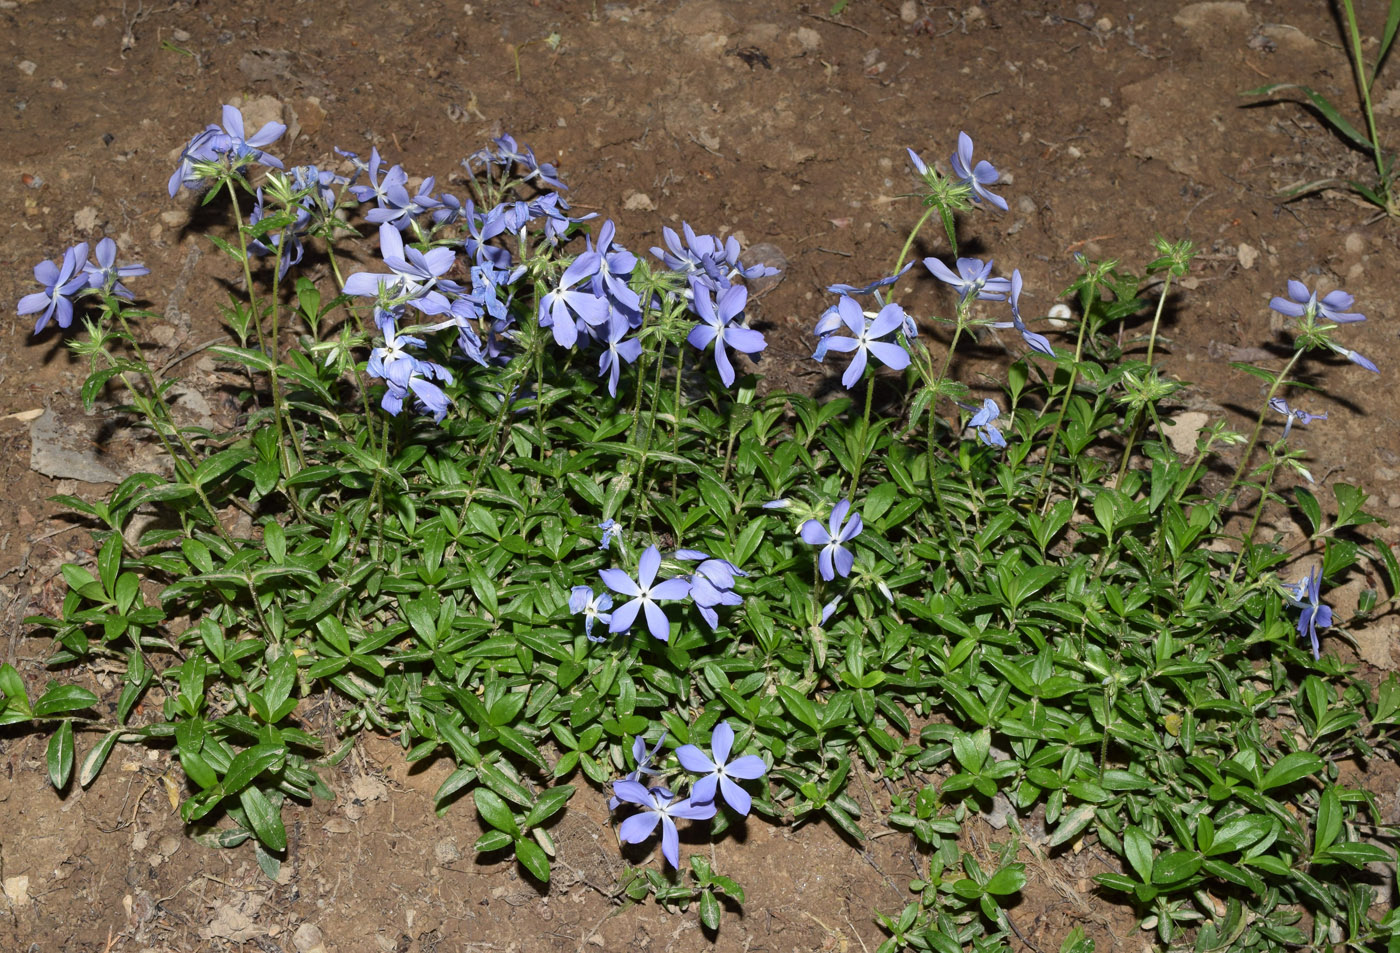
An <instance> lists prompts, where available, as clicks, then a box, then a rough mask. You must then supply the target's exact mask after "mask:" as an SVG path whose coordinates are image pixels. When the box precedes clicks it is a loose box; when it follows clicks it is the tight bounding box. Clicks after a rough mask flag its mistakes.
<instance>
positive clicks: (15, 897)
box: [2, 874, 29, 907]
mask: <svg viewBox="0 0 1400 953" xmlns="http://www.w3.org/2000/svg"><path fill="white" fill-rule="evenodd" d="M2 886H3V887H4V891H5V897H6V899H8V900H9V901H10V903H11V905H13V906H16V907H27V906H29V876H28V875H27V874H20V875H19V876H18V877H6V878H5V882H4V884H3V885H2Z"/></svg>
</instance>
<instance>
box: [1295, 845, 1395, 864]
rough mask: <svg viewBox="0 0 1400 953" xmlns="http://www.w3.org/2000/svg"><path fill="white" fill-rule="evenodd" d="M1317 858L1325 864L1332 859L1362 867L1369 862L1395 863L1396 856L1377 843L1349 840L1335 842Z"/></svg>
mask: <svg viewBox="0 0 1400 953" xmlns="http://www.w3.org/2000/svg"><path fill="white" fill-rule="evenodd" d="M1315 860H1316V861H1317V862H1319V863H1324V864H1325V863H1329V862H1331V861H1341V862H1342V863H1344V864H1348V865H1350V866H1352V867H1357V868H1360V867H1365V866H1366V865H1367V864H1390V863H1394V861H1395V858H1394V857H1392V856H1391V854H1390V851H1388V850H1386V849H1385V848H1384V847H1380V846H1378V845H1376V844H1360V843H1356V842H1354V841H1349V842H1347V843H1344V844H1333V845H1332V846H1331V847H1329V848H1327V849H1326V850H1324V851H1323V852H1322V853H1321V855H1319V856H1318V857H1316V858H1315Z"/></svg>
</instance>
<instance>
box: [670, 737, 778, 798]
mask: <svg viewBox="0 0 1400 953" xmlns="http://www.w3.org/2000/svg"><path fill="white" fill-rule="evenodd" d="M733 745H734V729H733V728H730V727H729V722H727V721H722V722H720V723H719V724H717V725H715V730H714V733H713V734H712V735H711V736H710V752H711V754H713V755H714V758H713V759H711V758H710V757H708V756H706V754H705V752H703V751H701V750H700V749H699V748H697V747H695V745H681V746H680V747H679V748H677V749H676V759H677V760H678V761H680V763H681V767H683V768H685V769H686V770H687V771H693V772H695V773H697V774H703V775H704V777H702V778H700V779H699V780H698V781H696V782H695V785H694V786H693V787H692V788H691V789H690V800H691V803H693V804H707V803H708V804H713V803H714V800H715V790H716V788H718V790H719V793H720V794H723V795H724V801H725V803H726V804H728V805H729V806H730V807H732V808H734V810H736V811H738V812H739V813H740V814H742V815H744V816H745V817H748V815H749V807H750V806H751V805H752V803H753V801H752V798H750V797H749V792H747V791H745V790H744V789H743V788H741V787H739V785H737V784H735V783H734V780H735V779H736V778H737V779H739V780H741V781H752V780H754V779H755V778H760V777H762V776H763V775H764V773H765V772H767V770H768V766H767V765H766V764H764V763H763V759H762V758H760V757H759V756H758V755H756V754H746V755H744V756H743V757H741V758H735V759H734V760H733V761H730V760H729V749H730V748H731V747H733Z"/></svg>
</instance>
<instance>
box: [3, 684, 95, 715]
mask: <svg viewBox="0 0 1400 953" xmlns="http://www.w3.org/2000/svg"><path fill="white" fill-rule="evenodd" d="M3 687H4V686H3V685H0V688H3ZM7 694H8V692H7ZM96 704H97V696H96V695H94V694H93V693H92V692H90V691H88V690H87V689H86V688H83V687H82V686H81V685H60V684H58V683H57V682H53V683H50V684H49V687H48V689H47V690H46V691H45V692H44V694H43V695H40V696H39V700H38V701H36V702H35V703H34V717H35V718H44V717H47V716H48V715H56V714H58V713H59V712H65V711H77V710H78V709H81V708H90V707H92V706H93V705H96Z"/></svg>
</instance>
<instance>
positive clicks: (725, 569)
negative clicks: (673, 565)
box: [676, 549, 748, 631]
mask: <svg viewBox="0 0 1400 953" xmlns="http://www.w3.org/2000/svg"><path fill="white" fill-rule="evenodd" d="M676 558H677V559H693V560H699V561H700V565H699V566H696V567H695V572H693V573H691V576H690V601H691V602H693V603H695V607H696V608H697V609H699V610H700V617H701V618H703V619H704V620H705V621H706V622H708V623H709V625H710V630H711V631H714V630H715V629H717V628H718V627H719V614H718V613H717V612H715V606H741V605H743V604H744V599H743V597H742V596H740V595H739V594H738V593H737V592H735V591H734V577H735V576H747V575H748V573H746V572H744V571H743V570H742V569H740V568H739V567H738V566H736V565H734V564H733V563H731V562H730V561H729V560H727V559H719V558H711V557H710V556H709V555H707V554H705V553H702V552H700V551H699V550H698V549H678V550H676Z"/></svg>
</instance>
